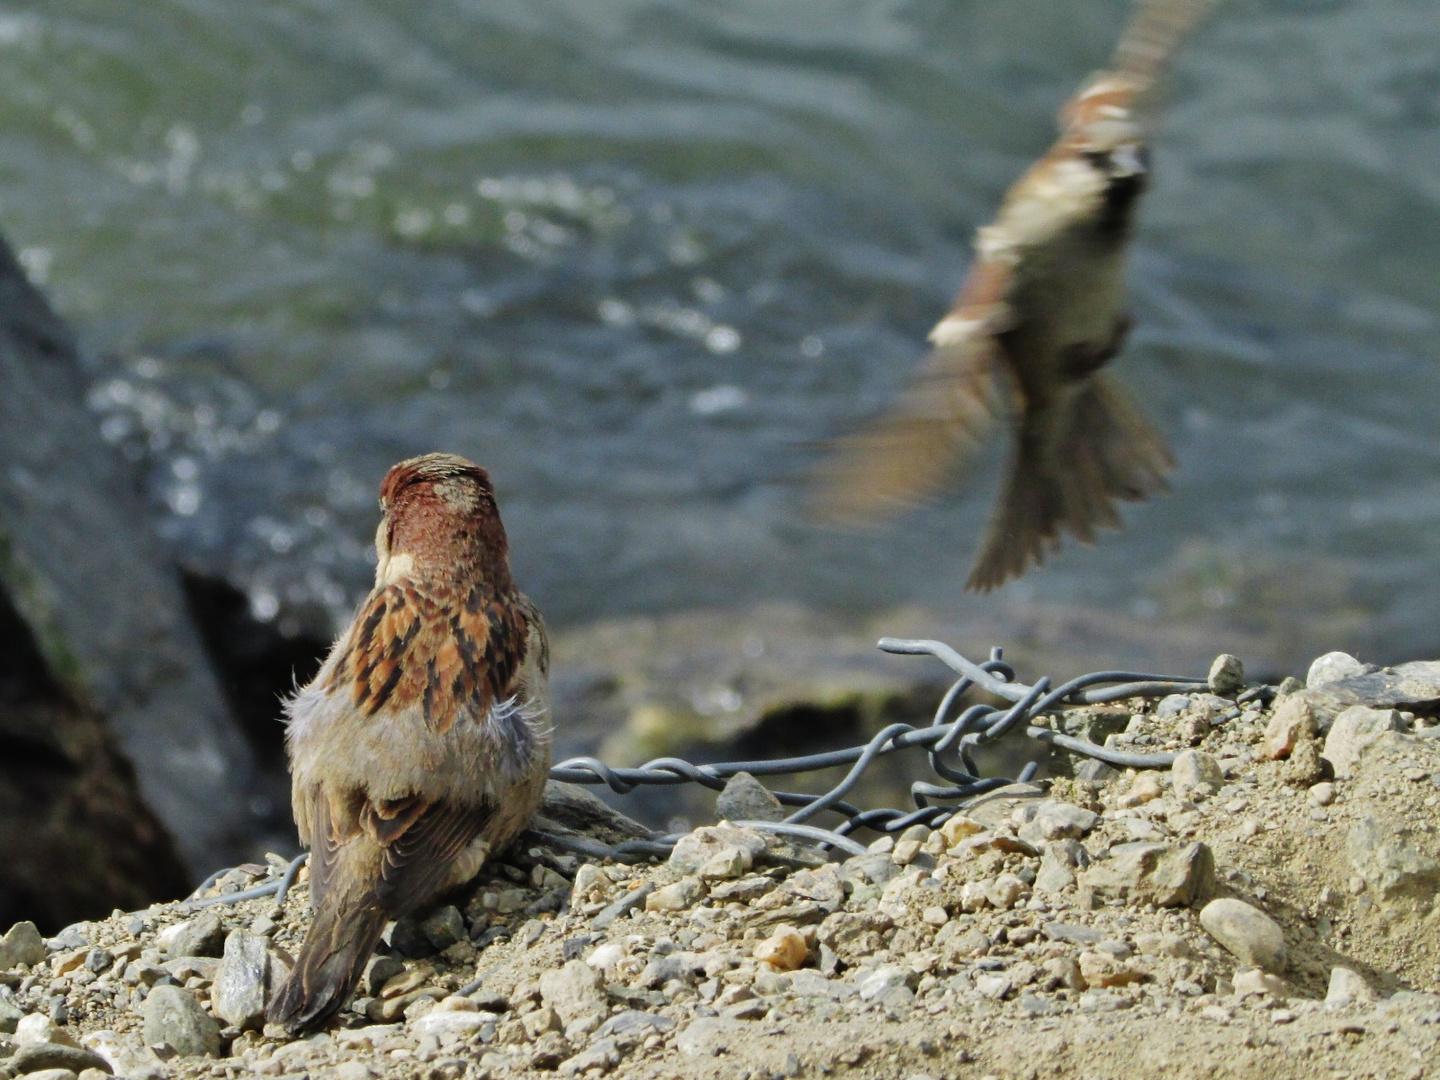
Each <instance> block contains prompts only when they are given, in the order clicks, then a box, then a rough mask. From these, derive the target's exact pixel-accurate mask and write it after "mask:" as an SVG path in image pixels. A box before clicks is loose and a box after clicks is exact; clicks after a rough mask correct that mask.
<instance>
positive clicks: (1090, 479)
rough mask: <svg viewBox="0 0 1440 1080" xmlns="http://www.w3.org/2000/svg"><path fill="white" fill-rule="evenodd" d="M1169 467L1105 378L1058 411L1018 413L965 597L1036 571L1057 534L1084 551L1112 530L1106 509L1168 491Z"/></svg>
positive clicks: (1157, 439) (1156, 437) (1160, 447)
mask: <svg viewBox="0 0 1440 1080" xmlns="http://www.w3.org/2000/svg"><path fill="white" fill-rule="evenodd" d="M1174 467H1175V461H1174V459H1173V458H1172V457H1171V456H1170V451H1169V449H1168V448H1167V447H1166V445H1165V439H1164V437H1163V436H1162V435H1161V434H1160V432H1159V431H1157V430H1156V428H1155V426H1154V425H1153V424H1151V423H1150V421H1149V420H1148V419H1147V418H1146V416H1145V414H1144V413H1142V412H1141V411H1140V407H1139V406H1138V405H1136V404H1135V403H1134V402H1133V401H1132V400H1131V399H1130V396H1129V395H1128V394H1127V393H1125V391H1124V390H1122V389H1121V388H1120V386H1119V385H1118V384H1117V383H1115V382H1114V381H1113V380H1111V379H1110V378H1109V377H1108V376H1106V375H1097V376H1094V377H1093V378H1090V379H1088V380H1086V382H1085V383H1084V384H1083V386H1082V387H1081V388H1080V389H1079V390H1078V391H1077V393H1076V396H1075V397H1074V398H1073V399H1071V400H1070V401H1069V402H1068V403H1067V404H1065V405H1062V406H1056V407H1054V408H1051V409H1047V410H1044V411H1042V412H1038V413H1027V414H1026V415H1025V417H1024V418H1023V420H1022V422H1021V426H1020V432H1019V440H1018V445H1017V447H1016V451H1015V457H1014V460H1013V461H1012V462H1011V465H1010V473H1009V476H1008V477H1007V479H1006V482H1005V491H1004V494H1003V495H1002V496H1001V499H1000V505H999V507H998V508H997V509H996V511H995V513H994V515H993V516H992V517H991V519H990V525H989V527H988V528H987V529H986V533H985V540H984V542H983V543H982V544H981V547H980V554H979V555H978V556H977V557H976V559H975V565H974V566H973V567H972V568H971V571H970V578H969V580H968V581H967V582H966V583H965V585H966V588H968V589H970V590H972V591H974V592H989V591H990V590H991V589H995V588H998V587H999V586H1001V585H1003V584H1005V582H1007V581H1009V580H1010V579H1011V578H1015V577H1019V576H1020V575H1021V574H1023V573H1024V572H1025V571H1026V570H1028V569H1029V568H1030V566H1031V565H1039V564H1040V563H1043V562H1044V561H1045V557H1046V556H1047V555H1048V554H1049V553H1050V552H1052V551H1054V550H1055V549H1056V548H1057V547H1058V546H1059V545H1060V534H1061V532H1068V533H1070V534H1071V535H1072V536H1074V537H1075V538H1076V539H1078V540H1080V541H1082V542H1084V543H1087V544H1088V543H1092V542H1093V541H1094V539H1095V530H1096V529H1099V528H1109V529H1118V528H1119V527H1120V525H1121V521H1120V513H1119V510H1118V509H1117V507H1116V505H1115V504H1116V501H1117V500H1123V501H1126V502H1138V501H1140V500H1142V499H1147V498H1150V497H1151V496H1152V495H1159V494H1162V493H1164V492H1166V491H1168V490H1169V484H1168V483H1167V481H1166V479H1165V478H1166V476H1167V475H1168V474H1169V473H1170V471H1171V470H1172V469H1173V468H1174Z"/></svg>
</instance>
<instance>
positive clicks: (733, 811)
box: [715, 772, 785, 821]
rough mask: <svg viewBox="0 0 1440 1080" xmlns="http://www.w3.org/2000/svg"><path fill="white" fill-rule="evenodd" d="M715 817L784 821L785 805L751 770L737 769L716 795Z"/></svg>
mask: <svg viewBox="0 0 1440 1080" xmlns="http://www.w3.org/2000/svg"><path fill="white" fill-rule="evenodd" d="M715 816H716V817H718V818H720V819H721V820H723V821H780V820H782V819H783V818H784V817H785V807H783V806H781V805H780V800H779V799H777V798H776V797H775V796H774V794H773V793H771V791H770V789H769V788H767V787H766V786H765V785H764V784H762V783H760V781H759V780H756V779H755V777H753V776H751V775H750V774H749V773H748V772H737V773H736V774H735V775H734V776H732V777H731V778H730V779H729V780H727V781H726V782H725V787H724V789H723V790H722V791H721V792H720V794H719V795H717V796H716V797H715Z"/></svg>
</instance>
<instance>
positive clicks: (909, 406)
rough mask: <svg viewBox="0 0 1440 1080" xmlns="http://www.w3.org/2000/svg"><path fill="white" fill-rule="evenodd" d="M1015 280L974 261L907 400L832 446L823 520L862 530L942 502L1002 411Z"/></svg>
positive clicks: (820, 505) (1000, 268) (819, 498)
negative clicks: (939, 496) (1001, 344)
mask: <svg viewBox="0 0 1440 1080" xmlns="http://www.w3.org/2000/svg"><path fill="white" fill-rule="evenodd" d="M1010 280H1011V274H1010V269H1009V266H1008V264H1007V263H1005V262H1003V261H1001V260H999V259H995V258H990V259H987V258H984V257H983V256H982V258H981V260H980V261H979V262H977V263H976V264H975V266H974V267H973V268H972V269H971V271H970V274H969V276H968V277H967V278H966V279H965V285H964V286H963V287H962V288H961V290H960V295H959V296H958V297H957V298H956V301H955V305H954V307H953V308H952V309H951V312H950V314H949V315H947V316H946V317H945V318H944V319H942V320H940V322H939V323H937V324H936V326H935V329H934V330H932V331H931V332H930V340H931V342H932V343H933V344H934V346H935V348H934V350H933V351H932V352H931V353H930V355H929V356H928V357H927V358H926V359H925V360H924V361H923V362H922V363H921V365H920V368H919V370H918V372H917V373H916V375H915V377H914V378H913V379H912V380H911V382H910V385H909V386H908V387H906V389H905V391H904V393H903V394H901V396H900V399H899V400H898V401H897V402H896V403H895V404H894V405H893V406H891V407H890V409H889V410H887V411H886V412H885V413H883V414H882V415H881V416H879V417H878V418H876V419H875V420H873V421H871V422H870V424H869V425H867V426H866V427H864V428H862V429H861V430H860V431H858V432H856V433H854V434H852V435H847V436H844V437H842V438H840V439H837V440H835V441H834V442H833V443H832V444H831V445H830V452H829V455H828V457H827V459H826V460H825V462H824V463H823V464H822V465H821V466H820V467H819V468H818V469H817V470H816V473H815V476H814V478H813V490H812V495H811V499H810V505H811V508H812V510H813V512H814V513H815V514H816V516H818V517H820V518H822V519H824V520H828V521H832V522H836V523H844V524H857V523H861V522H864V521H867V520H876V519H879V518H882V517H886V516H888V515H891V514H895V513H898V512H900V511H902V510H905V509H907V508H908V507H911V506H914V505H915V504H916V503H919V502H921V501H923V500H924V499H926V498H927V497H929V496H932V495H934V494H935V492H936V491H937V490H938V489H939V488H940V487H942V486H943V485H944V483H945V482H946V480H947V479H949V478H950V477H951V476H952V475H954V473H955V472H956V471H958V470H959V469H960V468H961V467H963V466H964V465H965V464H966V463H967V462H969V460H970V459H971V458H973V457H974V456H975V454H976V452H977V451H978V450H979V449H980V447H981V446H982V445H983V444H984V439H985V436H986V434H987V433H988V431H989V429H990V426H991V425H992V424H993V423H994V421H995V419H996V416H997V415H998V413H999V410H1000V407H1001V402H1000V397H1001V382H1002V380H1001V379H1000V377H999V375H1000V368H1001V361H1000V354H999V351H998V349H997V347H996V343H995V335H996V334H997V333H998V332H999V331H1000V330H1003V329H1004V328H1005V322H1006V318H1007V316H1008V308H1007V307H1006V304H1005V296H1006V293H1007V292H1008V291H1009V288H1010Z"/></svg>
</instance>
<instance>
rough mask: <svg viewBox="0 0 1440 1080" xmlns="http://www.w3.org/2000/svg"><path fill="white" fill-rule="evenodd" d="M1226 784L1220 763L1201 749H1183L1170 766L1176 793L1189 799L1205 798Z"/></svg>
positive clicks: (1171, 780) (1171, 784)
mask: <svg viewBox="0 0 1440 1080" xmlns="http://www.w3.org/2000/svg"><path fill="white" fill-rule="evenodd" d="M1224 784H1225V775H1224V773H1222V772H1221V771H1220V763H1219V762H1218V761H1216V760H1215V759H1214V758H1213V757H1211V756H1210V755H1209V754H1207V753H1204V752H1203V751H1200V750H1182V751H1181V752H1180V753H1178V754H1176V755H1175V762H1174V764H1173V765H1171V766H1170V787H1171V789H1172V790H1173V791H1174V792H1175V794H1176V795H1179V796H1181V797H1182V798H1188V799H1196V800H1198V799H1205V798H1209V797H1210V796H1211V795H1214V794H1215V793H1216V792H1217V791H1219V790H1220V788H1221V787H1223V786H1224Z"/></svg>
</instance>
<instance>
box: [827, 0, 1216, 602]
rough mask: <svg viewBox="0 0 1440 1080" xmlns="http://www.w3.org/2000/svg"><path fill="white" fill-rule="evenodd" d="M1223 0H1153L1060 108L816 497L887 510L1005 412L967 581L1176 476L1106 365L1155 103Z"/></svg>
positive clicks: (1015, 565) (1107, 521)
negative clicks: (892, 399) (917, 347)
mask: <svg viewBox="0 0 1440 1080" xmlns="http://www.w3.org/2000/svg"><path fill="white" fill-rule="evenodd" d="M1212 4H1213V0H1142V2H1141V4H1140V7H1139V9H1138V11H1137V12H1136V14H1135V15H1134V17H1133V18H1132V20H1131V23H1130V25H1129V26H1128V27H1127V29H1126V31H1125V34H1124V35H1123V37H1122V38H1121V41H1120V44H1119V45H1118V46H1117V48H1116V50H1115V55H1114V57H1113V60H1112V64H1111V67H1110V69H1109V70H1106V71H1101V72H1098V73H1096V74H1095V75H1092V76H1091V77H1090V79H1089V80H1087V82H1086V83H1085V84H1084V85H1083V86H1082V87H1081V88H1080V90H1079V92H1078V93H1076V95H1075V96H1074V97H1072V98H1071V99H1070V100H1069V101H1068V102H1067V103H1066V104H1065V105H1064V107H1063V108H1062V109H1061V110H1060V116H1059V121H1060V138H1059V139H1058V140H1057V141H1056V143H1055V144H1054V145H1053V146H1052V147H1051V148H1050V150H1049V151H1048V152H1047V153H1046V154H1045V156H1044V157H1042V158H1041V159H1040V160H1039V161H1038V162H1036V163H1035V164H1034V165H1033V166H1031V168H1030V169H1029V170H1028V171H1027V172H1026V173H1025V174H1024V175H1023V176H1022V177H1021V178H1020V179H1019V180H1018V181H1016V182H1015V184H1014V186H1012V187H1011V188H1010V190H1009V191H1008V192H1007V193H1006V195H1005V199H1004V201H1003V202H1002V203H1001V206H1000V213H999V216H998V217H997V218H996V220H995V223H994V224H992V225H988V226H985V227H983V228H981V229H980V230H979V232H978V235H977V236H976V240H975V263H974V265H973V266H972V267H971V269H970V273H969V275H968V276H967V277H966V279H965V282H964V284H963V285H962V286H961V289H960V293H959V295H958V296H957V297H956V298H955V302H954V304H953V305H952V307H951V310H950V313H949V314H948V315H946V316H945V318H943V319H942V320H940V322H939V323H938V324H937V325H936V327H935V328H934V329H933V330H932V331H931V332H930V341H931V343H932V344H933V345H934V350H933V351H932V352H931V353H930V355H929V357H928V358H927V359H926V360H925V361H924V363H923V364H922V365H921V367H920V369H919V372H918V374H917V375H916V377H915V378H914V380H913V381H912V382H911V384H910V386H909V387H908V388H907V389H906V390H905V392H904V394H903V395H902V396H901V398H900V399H899V401H898V402H897V403H896V404H895V405H893V406H892V407H891V408H890V410H889V411H888V412H886V413H885V414H883V415H882V416H881V417H880V418H879V419H877V420H875V421H873V422H872V423H871V424H870V426H869V427H867V428H865V429H863V430H861V431H860V432H858V433H856V434H853V435H850V436H847V437H845V438H842V439H840V440H838V441H837V442H836V444H835V445H834V447H833V450H832V453H831V455H830V457H829V459H828V461H827V462H826V463H825V464H824V465H822V467H821V470H820V472H819V475H818V476H817V478H816V479H817V481H818V483H817V490H816V493H815V504H816V509H817V510H818V511H819V512H820V513H821V514H822V515H823V516H825V517H828V518H830V519H832V520H837V521H842V522H844V521H850V522H854V521H860V520H864V519H867V518H869V519H874V518H877V517H880V516H884V515H886V514H888V513H892V512H895V511H897V510H900V509H903V508H905V507H906V506H908V505H912V504H914V503H915V502H918V501H920V500H921V499H923V498H924V497H926V496H928V495H931V494H932V493H933V492H934V491H935V490H936V489H937V488H939V487H941V486H942V485H943V484H944V483H945V481H946V480H947V478H948V477H949V476H950V475H951V474H952V473H953V472H954V471H955V470H956V469H957V468H958V467H959V465H960V464H961V463H962V462H963V461H965V460H966V459H968V458H969V457H971V456H973V455H974V454H975V452H976V451H978V450H979V449H980V447H981V445H982V442H983V439H984V437H985V435H986V433H987V431H988V429H989V427H990V425H991V424H992V423H993V421H994V420H995V419H996V418H997V416H998V415H1000V414H1002V413H1007V414H1009V415H1010V416H1011V417H1013V422H1014V430H1015V442H1014V447H1013V455H1012V458H1011V462H1010V467H1009V475H1008V477H1007V479H1006V481H1005V488H1004V493H1003V494H1002V495H1001V497H1000V502H999V505H998V506H997V507H996V509H995V510H994V511H993V513H992V515H991V519H990V523H989V526H988V528H987V531H986V535H985V539H984V541H983V542H982V543H981V546H980V553H979V555H978V556H977V557H976V560H975V563H974V566H973V567H972V568H971V572H970V577H969V580H968V581H967V582H966V586H967V588H969V589H972V590H975V591H979V592H988V591H989V590H991V589H993V588H996V587H997V586H999V585H1003V584H1004V583H1005V582H1006V581H1007V580H1009V579H1010V578H1013V577H1018V576H1020V575H1021V574H1023V573H1024V572H1025V571H1026V570H1027V569H1028V568H1029V566H1030V565H1031V564H1032V563H1035V564H1038V563H1041V562H1043V561H1044V559H1045V557H1046V555H1047V554H1048V553H1049V552H1050V551H1052V550H1054V549H1055V548H1057V547H1058V546H1059V543H1060V534H1061V532H1068V533H1071V534H1072V535H1074V536H1075V537H1076V538H1078V539H1079V540H1082V541H1084V542H1086V543H1090V542H1093V540H1094V537H1095V530H1096V529H1097V528H1100V527H1109V528H1119V527H1120V524H1121V522H1120V515H1119V513H1118V511H1117V508H1116V500H1126V501H1139V500H1142V499H1146V498H1148V497H1150V496H1152V495H1156V494H1160V493H1162V492H1165V491H1167V490H1168V488H1169V485H1168V483H1167V481H1166V476H1167V474H1168V473H1169V472H1170V471H1171V470H1172V469H1173V468H1174V460H1173V459H1172V458H1171V456H1170V451H1169V450H1168V449H1167V447H1166V445H1165V440H1164V438H1163V437H1162V436H1161V434H1160V433H1159V431H1157V430H1156V429H1155V427H1154V426H1153V425H1152V424H1151V423H1150V421H1149V420H1148V419H1146V417H1145V415H1144V414H1143V413H1142V412H1141V411H1140V408H1139V407H1138V406H1137V405H1136V404H1135V403H1134V402H1133V401H1132V400H1131V398H1130V395H1129V394H1128V393H1126V392H1125V390H1124V389H1123V388H1122V387H1121V386H1120V385H1119V384H1118V383H1117V382H1116V381H1115V380H1114V379H1113V378H1112V377H1111V376H1110V375H1108V374H1107V373H1105V372H1104V371H1103V368H1104V367H1105V365H1106V364H1107V363H1108V362H1109V361H1110V360H1111V359H1113V358H1114V356H1115V355H1116V354H1117V353H1118V352H1119V351H1120V349H1121V347H1122V346H1123V344H1124V342H1125V337H1126V334H1127V332H1128V331H1129V328H1130V318H1129V316H1128V315H1127V314H1126V313H1125V310H1124V297H1123V292H1124V282H1123V277H1124V263H1125V253H1126V248H1127V245H1128V242H1129V239H1130V235H1131V231H1132V226H1133V224H1134V219H1135V211H1136V206H1137V203H1138V200H1139V197H1140V194H1141V192H1142V191H1143V190H1144V187H1145V180H1146V172H1147V147H1146V138H1147V124H1148V122H1149V120H1150V117H1149V115H1148V110H1149V109H1152V108H1153V106H1154V101H1153V91H1154V90H1155V86H1156V82H1157V80H1158V77H1159V75H1160V73H1161V70H1162V68H1163V67H1164V65H1165V61H1166V60H1167V59H1168V57H1169V56H1170V54H1171V52H1172V51H1173V49H1174V47H1175V45H1176V44H1177V43H1178V42H1179V41H1180V39H1181V38H1182V37H1183V36H1184V34H1185V33H1186V32H1187V31H1188V30H1189V29H1190V28H1191V27H1192V26H1193V25H1194V24H1195V23H1196V22H1197V21H1198V20H1199V19H1200V17H1201V16H1202V15H1203V14H1204V13H1205V11H1206V9H1208V8H1209V7H1211V6H1212Z"/></svg>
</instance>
